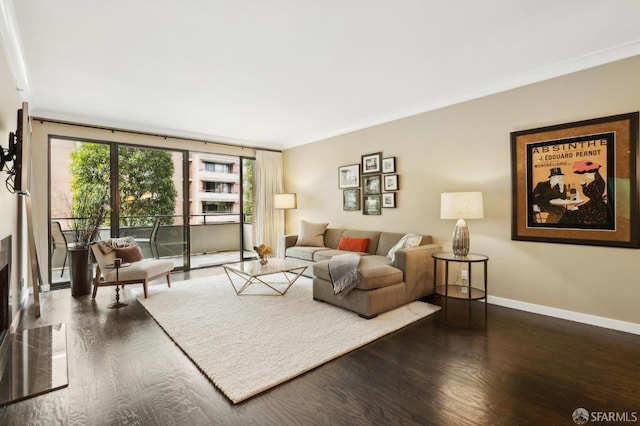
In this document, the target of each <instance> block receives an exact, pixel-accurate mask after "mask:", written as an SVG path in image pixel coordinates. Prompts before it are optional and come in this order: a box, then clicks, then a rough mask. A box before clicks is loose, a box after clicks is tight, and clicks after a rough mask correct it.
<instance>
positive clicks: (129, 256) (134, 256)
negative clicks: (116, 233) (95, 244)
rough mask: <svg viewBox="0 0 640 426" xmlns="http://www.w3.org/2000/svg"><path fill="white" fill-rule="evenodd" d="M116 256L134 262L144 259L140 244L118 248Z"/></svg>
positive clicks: (125, 261)
mask: <svg viewBox="0 0 640 426" xmlns="http://www.w3.org/2000/svg"><path fill="white" fill-rule="evenodd" d="M116 257H119V258H120V259H122V261H123V262H124V263H133V262H137V261H139V260H142V253H140V249H139V248H138V246H131V247H121V248H116Z"/></svg>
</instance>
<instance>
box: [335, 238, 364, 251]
mask: <svg viewBox="0 0 640 426" xmlns="http://www.w3.org/2000/svg"><path fill="white" fill-rule="evenodd" d="M368 246H369V238H349V237H340V242H339V243H338V250H348V251H367V247H368Z"/></svg>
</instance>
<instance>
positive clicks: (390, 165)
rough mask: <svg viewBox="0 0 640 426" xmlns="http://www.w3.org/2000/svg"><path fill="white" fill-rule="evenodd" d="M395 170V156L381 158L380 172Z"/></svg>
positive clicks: (392, 171) (393, 171)
mask: <svg viewBox="0 0 640 426" xmlns="http://www.w3.org/2000/svg"><path fill="white" fill-rule="evenodd" d="M395 172H396V157H387V158H383V159H382V173H395Z"/></svg>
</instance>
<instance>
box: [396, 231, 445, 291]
mask: <svg viewBox="0 0 640 426" xmlns="http://www.w3.org/2000/svg"><path fill="white" fill-rule="evenodd" d="M440 252H442V247H440V246H439V245H436V244H425V245H423V246H417V247H409V248H403V249H399V250H398V251H396V258H395V262H394V266H395V267H396V268H399V269H402V271H403V273H404V283H405V286H406V296H407V302H410V301H413V300H416V299H419V298H421V297H424V296H427V295H430V294H432V293H433V258H432V257H431V255H432V254H434V253H440Z"/></svg>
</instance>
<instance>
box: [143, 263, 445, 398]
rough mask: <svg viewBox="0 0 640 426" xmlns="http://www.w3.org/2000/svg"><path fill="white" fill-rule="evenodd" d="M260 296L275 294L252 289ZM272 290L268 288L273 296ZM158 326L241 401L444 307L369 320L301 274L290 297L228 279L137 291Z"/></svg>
mask: <svg viewBox="0 0 640 426" xmlns="http://www.w3.org/2000/svg"><path fill="white" fill-rule="evenodd" d="M251 290H252V292H253V293H261V292H263V291H264V293H269V294H271V293H272V290H270V289H269V288H268V287H266V286H262V287H261V284H252V285H251ZM267 290H268V291H267ZM131 291H132V292H134V293H135V294H136V296H137V297H138V301H139V302H140V303H141V304H142V305H143V306H144V308H145V309H146V310H147V312H149V314H151V315H152V316H153V318H155V320H156V321H157V322H158V324H159V325H160V326H161V327H162V328H163V329H164V330H165V332H166V333H167V334H168V335H169V336H170V337H171V339H173V341H174V342H175V343H176V344H177V345H178V346H179V347H180V348H181V349H182V350H183V351H184V352H185V354H186V355H187V356H188V357H189V358H190V359H191V360H192V361H193V362H194V363H195V364H196V365H197V366H198V368H199V369H200V370H201V371H202V372H203V373H204V374H205V375H206V376H207V377H208V378H209V379H210V380H211V381H212V382H213V383H214V384H215V385H216V386H217V387H218V388H219V389H220V390H221V391H222V392H223V393H224V394H225V395H226V396H227V397H228V398H229V399H230V400H231V401H232V402H234V403H238V402H241V401H243V400H245V399H247V398H250V397H252V396H254V395H256V394H258V393H260V392H263V391H265V390H267V389H270V388H272V387H274V386H276V385H278V384H280V383H283V382H285V381H287V380H289V379H292V378H294V377H296V376H298V375H300V374H302V373H304V372H306V371H309V370H311V369H313V368H315V367H317V366H319V365H322V364H324V363H326V362H328V361H330V360H332V359H335V358H337V357H339V356H341V355H343V354H346V353H347V352H350V351H352V350H354V349H357V348H359V347H361V346H364V345H366V344H367V343H369V342H372V341H374V340H376V339H378V338H380V337H382V336H384V335H386V334H389V333H391V332H393V331H396V330H398V329H400V328H402V327H404V326H406V325H408V324H411V323H412V322H414V321H417V320H419V319H421V318H424V317H427V316H429V315H431V314H433V313H434V312H436V311H437V310H438V309H440V308H439V307H437V306H434V305H430V304H427V303H423V302H413V303H410V304H408V305H406V306H403V307H400V308H398V309H395V310H393V311H390V312H386V313H384V314H380V315H379V316H378V317H376V318H373V319H370V320H366V319H363V318H360V317H359V316H358V315H357V314H355V313H353V312H349V311H346V310H344V309H341V308H337V307H335V306H332V305H329V304H327V303H321V302H317V301H314V300H313V297H312V282H311V280H310V279H309V278H305V277H300V279H298V281H296V283H295V284H294V285H293V286H292V287H291V288H290V289H289V291H287V293H286V294H285V295H284V296H268V295H248V296H237V295H236V293H235V291H234V290H233V288H232V287H231V284H230V283H229V281H228V279H227V277H226V276H225V275H217V276H212V277H210V278H198V279H193V280H187V281H181V282H176V283H172V284H171V288H167V287H165V286H151V287H150V288H149V297H148V298H147V299H144V297H143V295H142V289H141V288H140V289H137V288H132V289H131Z"/></svg>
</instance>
